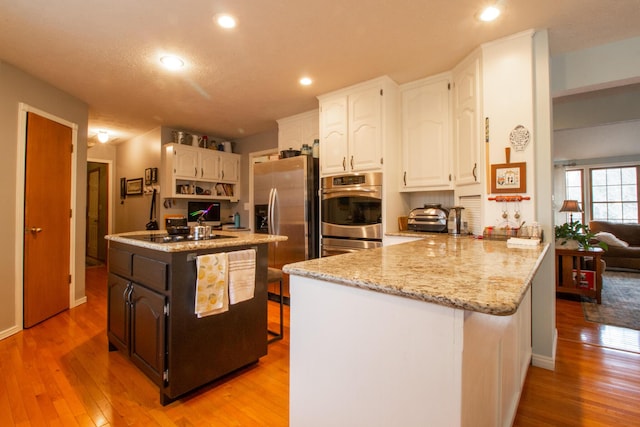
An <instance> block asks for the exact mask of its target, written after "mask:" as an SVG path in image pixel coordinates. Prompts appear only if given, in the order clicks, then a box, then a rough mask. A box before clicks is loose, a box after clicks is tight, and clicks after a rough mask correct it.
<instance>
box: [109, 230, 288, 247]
mask: <svg viewBox="0 0 640 427" xmlns="http://www.w3.org/2000/svg"><path fill="white" fill-rule="evenodd" d="M145 234H166V230H154V231H130V232H126V233H118V234H110V235H106V236H105V237H104V238H105V239H106V240H109V241H113V242H119V243H125V244H128V245H132V246H137V247H142V248H147V249H153V250H156V251H161V252H185V251H193V250H202V249H217V248H230V247H235V246H246V245H259V244H266V243H272V242H283V241H285V240H287V239H288V238H287V236H281V235H277V234H255V233H248V232H246V231H226V230H221V231H218V230H216V232H215V234H219V235H224V236H231V237H233V238H231V239H219V240H194V241H185V242H172V243H154V242H148V241H144V240H137V239H132V238H130V236H136V235H145Z"/></svg>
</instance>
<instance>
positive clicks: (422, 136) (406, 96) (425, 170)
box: [400, 73, 453, 191]
mask: <svg viewBox="0 0 640 427" xmlns="http://www.w3.org/2000/svg"><path fill="white" fill-rule="evenodd" d="M450 82H451V77H450V74H448V73H446V74H442V75H438V76H434V77H429V78H426V79H421V80H418V81H415V82H411V83H407V84H405V85H403V86H401V87H400V100H401V101H400V102H401V108H402V110H401V132H402V139H401V141H402V170H401V173H402V176H401V185H400V190H401V191H420V190H423V191H426V190H448V189H452V188H453V181H452V179H453V178H452V173H451V157H452V151H453V150H452V146H453V144H452V143H451V140H450V126H451V121H450V119H449V117H450V101H449V100H450V93H451V91H450V87H451V84H450Z"/></svg>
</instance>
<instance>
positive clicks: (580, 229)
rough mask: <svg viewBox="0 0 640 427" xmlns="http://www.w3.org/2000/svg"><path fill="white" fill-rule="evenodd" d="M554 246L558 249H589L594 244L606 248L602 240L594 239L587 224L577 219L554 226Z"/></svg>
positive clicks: (593, 234)
mask: <svg viewBox="0 0 640 427" xmlns="http://www.w3.org/2000/svg"><path fill="white" fill-rule="evenodd" d="M555 234H556V247H557V248H560V249H578V248H583V249H589V248H592V247H594V246H598V247H601V248H602V249H607V248H608V246H607V244H606V243H604V242H596V241H595V239H594V238H595V236H596V235H595V233H592V232H591V230H589V226H588V225H586V224H582V223H580V222H578V221H575V222H568V223H567V222H565V223H564V224H562V225H556V226H555Z"/></svg>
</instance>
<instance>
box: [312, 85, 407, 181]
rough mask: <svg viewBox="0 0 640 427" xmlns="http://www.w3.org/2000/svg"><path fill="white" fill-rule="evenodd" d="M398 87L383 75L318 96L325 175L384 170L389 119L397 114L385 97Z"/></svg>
mask: <svg viewBox="0 0 640 427" xmlns="http://www.w3.org/2000/svg"><path fill="white" fill-rule="evenodd" d="M396 90H397V87H396V85H395V83H393V82H392V81H391V80H390V79H389V78H388V77H382V78H378V79H374V80H370V81H368V82H365V83H362V84H359V85H356V86H351V87H349V88H346V89H342V90H340V91H337V92H332V93H330V94H327V95H323V96H320V97H318V99H319V100H320V173H321V175H323V176H328V175H335V174H340V173H345V172H361V171H376V170H378V171H381V170H382V168H383V161H384V159H383V144H384V143H385V141H383V139H384V138H383V136H384V134H385V132H384V128H385V120H386V119H387V117H389V116H392V115H394V114H395V112H394V111H387V110H388V108H387V107H386V105H387V103H385V102H383V99H382V98H383V97H384V96H385V91H393V92H395V91H396ZM386 96H395V93H393V94H389V93H387V94H386Z"/></svg>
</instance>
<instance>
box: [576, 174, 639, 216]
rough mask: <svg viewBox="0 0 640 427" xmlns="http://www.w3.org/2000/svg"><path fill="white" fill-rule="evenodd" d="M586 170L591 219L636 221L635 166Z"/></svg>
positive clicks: (636, 181) (636, 185)
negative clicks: (589, 181)
mask: <svg viewBox="0 0 640 427" xmlns="http://www.w3.org/2000/svg"><path fill="white" fill-rule="evenodd" d="M590 172H591V218H592V219H593V220H600V221H613V222H630V223H637V222H638V167H637V166H630V167H613V168H597V169H595V168H594V169H590ZM567 179H568V178H567ZM567 191H568V190H567Z"/></svg>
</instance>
